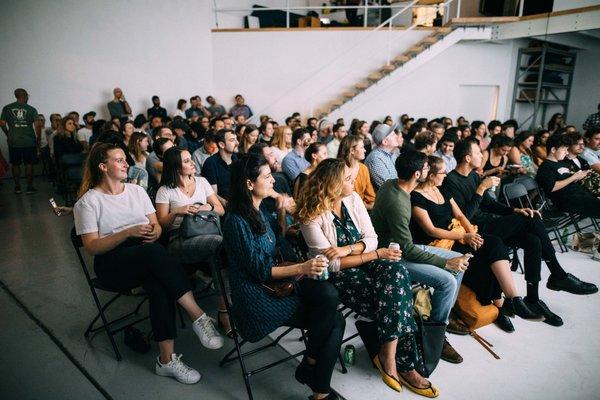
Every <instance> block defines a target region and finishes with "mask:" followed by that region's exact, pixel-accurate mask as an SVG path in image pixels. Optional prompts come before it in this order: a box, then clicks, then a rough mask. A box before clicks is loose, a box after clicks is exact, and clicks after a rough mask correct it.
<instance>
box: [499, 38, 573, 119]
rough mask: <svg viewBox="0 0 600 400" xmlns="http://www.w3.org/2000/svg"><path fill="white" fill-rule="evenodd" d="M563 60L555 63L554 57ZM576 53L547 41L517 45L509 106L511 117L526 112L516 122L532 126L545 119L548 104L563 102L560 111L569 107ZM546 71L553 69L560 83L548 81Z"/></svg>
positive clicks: (565, 110) (565, 111) (559, 104)
mask: <svg viewBox="0 0 600 400" xmlns="http://www.w3.org/2000/svg"><path fill="white" fill-rule="evenodd" d="M556 56H558V57H559V58H562V59H563V61H564V63H557V62H556V61H557V57H556ZM576 58H577V54H576V53H575V52H573V51H565V50H561V49H557V48H554V47H552V46H550V45H549V44H548V43H540V44H539V45H535V47H528V48H523V49H519V54H518V57H517V68H516V71H515V83H514V87H513V97H512V104H511V109H510V117H511V118H516V114H517V111H518V112H519V115H520V116H521V117H523V115H527V117H526V118H525V119H524V120H523V121H519V126H526V125H527V124H529V129H534V128H536V127H537V126H539V125H542V126H544V125H545V123H546V111H547V109H548V107H549V106H557V105H558V106H562V113H563V114H564V115H565V117H566V115H567V112H568V111H569V99H570V96H571V85H572V83H573V73H574V71H575V60H576ZM547 72H551V73H555V74H557V75H555V76H558V77H560V78H561V79H562V82H563V83H557V82H549V81H548V77H547V76H546V79H544V77H545V74H546V73H547ZM534 73H536V74H537V81H525V79H526V78H527V76H528V75H529V74H534Z"/></svg>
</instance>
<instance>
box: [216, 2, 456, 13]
mask: <svg viewBox="0 0 600 400" xmlns="http://www.w3.org/2000/svg"><path fill="white" fill-rule="evenodd" d="M407 3H412V2H411V1H406V2H403V3H396V4H395V5H389V6H380V5H364V6H314V7H310V6H294V7H290V10H324V9H328V10H347V9H365V8H368V9H371V10H377V9H384V8H386V9H387V8H389V9H395V8H403V7H405V4H407ZM448 3H451V2H450V1H449V2H447V3H445V4H448ZM413 7H431V5H422V4H416V5H414V6H413ZM274 10H280V11H281V7H261V8H218V9H216V10H215V11H217V12H228V11H274Z"/></svg>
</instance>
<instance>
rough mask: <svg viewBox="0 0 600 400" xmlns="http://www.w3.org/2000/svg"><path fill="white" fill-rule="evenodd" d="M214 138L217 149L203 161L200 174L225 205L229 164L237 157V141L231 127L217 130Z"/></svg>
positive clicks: (228, 181) (228, 182) (227, 196)
mask: <svg viewBox="0 0 600 400" xmlns="http://www.w3.org/2000/svg"><path fill="white" fill-rule="evenodd" d="M216 139H217V146H218V148H219V150H218V152H216V153H215V154H213V155H212V156H210V157H208V158H207V159H206V161H205V162H204V165H203V166H202V176H203V177H205V178H206V180H207V181H208V183H210V184H211V186H212V188H213V191H214V192H215V194H216V195H217V197H218V198H219V200H220V201H221V204H223V206H224V207H226V206H227V201H228V200H229V190H230V178H231V173H230V166H231V163H232V162H233V161H235V160H236V159H237V152H238V145H239V143H238V140H237V138H236V137H235V134H234V133H233V131H232V130H231V129H221V130H220V131H218V132H217V136H216Z"/></svg>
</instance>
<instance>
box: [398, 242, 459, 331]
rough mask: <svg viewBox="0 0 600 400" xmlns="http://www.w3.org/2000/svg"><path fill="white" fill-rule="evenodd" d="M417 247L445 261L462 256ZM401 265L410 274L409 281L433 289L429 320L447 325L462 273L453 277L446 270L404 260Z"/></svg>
mask: <svg viewBox="0 0 600 400" xmlns="http://www.w3.org/2000/svg"><path fill="white" fill-rule="evenodd" d="M417 246H418V247H420V248H421V249H422V250H424V251H426V252H428V253H433V254H435V255H437V256H440V257H442V258H445V259H450V258H454V257H460V256H462V254H460V253H457V252H455V251H451V250H446V249H440V248H438V247H432V246H426V245H417ZM403 263H404V265H405V266H406V269H407V270H408V273H409V274H410V279H411V281H413V282H418V283H421V284H423V285H427V286H429V287H432V288H433V295H432V296H431V315H430V316H429V318H430V319H431V320H432V321H436V322H444V323H446V324H447V323H448V316H449V315H450V311H451V310H452V307H453V306H454V303H455V302H456V298H457V297H458V289H459V288H460V283H461V282H462V278H463V273H462V272H458V273H456V275H454V274H453V273H451V272H449V271H448V270H445V269H442V268H439V267H436V266H435V265H431V264H417V263H413V262H410V261H406V260H403ZM453 272H454V271H453Z"/></svg>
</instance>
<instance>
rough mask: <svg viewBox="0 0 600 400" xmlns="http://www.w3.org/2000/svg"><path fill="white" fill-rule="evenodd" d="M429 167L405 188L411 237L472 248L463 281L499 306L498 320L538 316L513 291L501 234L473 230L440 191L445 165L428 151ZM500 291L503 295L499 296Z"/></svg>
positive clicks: (461, 248) (509, 328)
mask: <svg viewBox="0 0 600 400" xmlns="http://www.w3.org/2000/svg"><path fill="white" fill-rule="evenodd" d="M428 165H429V173H428V175H427V178H426V179H425V181H423V182H419V184H418V185H417V188H416V189H415V190H414V191H413V192H412V193H411V203H412V225H411V231H412V232H413V237H414V240H415V243H419V244H430V245H432V246H436V247H442V248H446V249H451V250H454V251H457V252H459V253H463V254H466V253H472V254H473V258H472V259H470V260H469V268H468V269H467V270H466V271H465V274H464V277H463V281H462V282H463V284H466V285H467V286H468V287H469V288H470V289H471V290H473V291H474V292H475V293H476V295H477V299H478V300H479V301H480V303H481V304H490V303H491V302H493V303H494V304H495V305H496V306H497V307H498V308H500V309H501V313H500V316H499V319H498V320H497V323H498V325H499V326H500V327H501V328H502V329H504V330H506V331H509V332H512V331H514V327H513V326H512V323H511V322H510V320H509V319H508V317H509V316H514V315H515V314H516V315H518V316H520V317H521V318H524V319H535V320H538V321H541V320H542V319H543V318H542V316H541V315H539V314H535V313H533V312H531V311H530V310H529V309H528V308H527V306H526V305H525V303H524V302H523V299H522V298H521V297H518V292H517V289H516V286H515V283H514V281H513V278H512V274H511V270H510V263H509V257H508V249H507V248H506V247H505V246H504V244H503V243H502V240H500V238H498V237H496V236H492V235H488V234H478V233H477V227H475V226H473V225H472V224H471V222H470V221H469V220H468V219H467V218H466V217H465V215H464V214H463V213H462V211H461V210H460V208H459V207H458V205H457V204H456V202H455V201H454V199H453V198H451V197H450V198H448V197H445V196H443V195H442V193H441V192H440V190H439V187H440V186H441V185H442V182H443V181H444V179H445V178H446V174H447V171H446V166H445V164H444V160H442V159H441V158H438V157H435V156H430V157H428ZM501 293H504V295H505V301H504V302H503V301H502V298H501Z"/></svg>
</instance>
